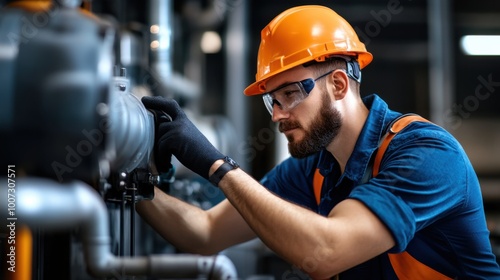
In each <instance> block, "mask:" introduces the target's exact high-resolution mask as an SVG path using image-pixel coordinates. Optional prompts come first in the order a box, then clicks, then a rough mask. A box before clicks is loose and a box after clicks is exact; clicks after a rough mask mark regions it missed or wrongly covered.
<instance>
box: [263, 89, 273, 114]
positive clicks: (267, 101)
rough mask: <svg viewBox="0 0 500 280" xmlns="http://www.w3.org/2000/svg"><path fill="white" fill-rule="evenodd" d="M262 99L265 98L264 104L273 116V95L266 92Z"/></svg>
mask: <svg viewBox="0 0 500 280" xmlns="http://www.w3.org/2000/svg"><path fill="white" fill-rule="evenodd" d="M262 99H263V100H264V105H266V109H267V111H268V112H269V114H271V116H272V115H273V98H272V97H271V95H269V94H268V93H267V94H264V95H263V96H262Z"/></svg>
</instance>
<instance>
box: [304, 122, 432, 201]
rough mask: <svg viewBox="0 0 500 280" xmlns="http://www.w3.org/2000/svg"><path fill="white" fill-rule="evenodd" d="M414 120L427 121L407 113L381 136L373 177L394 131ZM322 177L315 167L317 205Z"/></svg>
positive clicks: (314, 178)
mask: <svg viewBox="0 0 500 280" xmlns="http://www.w3.org/2000/svg"><path fill="white" fill-rule="evenodd" d="M414 121H421V122H429V121H428V120H426V119H424V118H422V117H421V116H418V115H413V114H408V115H403V116H401V117H399V119H396V120H395V122H394V123H393V124H392V126H391V128H390V129H389V131H388V132H387V134H386V135H385V137H384V138H382V140H381V143H380V146H379V148H378V151H377V154H376V155H375V161H374V163H373V173H372V174H373V177H375V176H377V174H378V171H379V169H380V162H381V161H382V157H383V156H384V153H385V150H387V147H388V146H389V143H390V142H391V140H392V138H393V137H394V136H395V135H396V133H398V132H400V131H401V130H403V128H405V127H406V126H407V125H409V124H410V123H412V122H414ZM324 179H325V178H324V177H323V175H321V173H319V169H318V168H316V170H315V171H314V177H313V190H314V197H315V198H316V203H317V204H318V205H319V203H320V201H321V188H322V187H323V181H324Z"/></svg>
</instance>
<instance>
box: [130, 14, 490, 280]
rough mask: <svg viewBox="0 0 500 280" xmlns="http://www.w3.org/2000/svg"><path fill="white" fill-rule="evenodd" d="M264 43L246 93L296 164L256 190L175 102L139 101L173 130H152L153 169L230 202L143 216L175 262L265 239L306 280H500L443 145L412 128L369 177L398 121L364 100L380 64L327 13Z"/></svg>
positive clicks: (443, 136) (288, 23)
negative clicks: (201, 182) (367, 71)
mask: <svg viewBox="0 0 500 280" xmlns="http://www.w3.org/2000/svg"><path fill="white" fill-rule="evenodd" d="M261 35H262V41H261V45H260V48H259V55H258V67H257V75H256V81H255V83H253V84H251V85H250V86H248V87H247V88H246V89H245V94H246V95H257V94H263V98H264V103H265V104H266V107H267V108H268V110H269V112H270V113H271V115H272V119H273V121H275V122H277V123H278V124H279V130H280V131H281V132H282V133H284V134H285V136H286V137H287V139H288V141H289V145H288V147H289V151H290V154H291V155H292V157H290V158H289V159H287V160H285V161H284V162H282V163H281V164H279V165H278V166H276V167H275V168H274V169H273V170H272V171H270V172H269V173H268V174H267V175H266V176H265V177H264V178H263V179H262V180H261V182H260V183H259V182H258V181H256V180H254V179H253V178H252V177H251V176H250V175H248V174H246V173H245V172H244V171H243V170H241V169H240V168H238V167H237V165H235V164H234V162H233V161H232V160H230V159H228V158H225V157H224V155H222V154H220V152H219V151H217V150H216V149H215V148H214V147H213V146H212V145H211V144H210V143H209V142H208V141H207V140H206V138H205V137H204V136H203V135H202V134H201V133H200V132H199V131H198V130H197V129H196V128H195V127H194V125H193V124H192V123H191V122H190V121H189V120H188V119H187V118H186V116H185V114H184V113H183V112H182V110H181V109H180V108H179V106H178V104H177V103H176V102H175V101H173V100H166V99H163V98H158V97H149V98H143V103H144V105H145V106H146V107H147V108H149V109H151V110H155V111H163V112H165V113H166V114H168V115H169V116H170V117H171V119H172V120H171V121H170V118H164V119H161V118H160V120H159V121H158V124H157V126H158V128H157V136H158V139H157V142H156V145H157V146H156V158H157V159H158V160H157V161H156V163H157V165H158V166H167V165H168V164H169V159H170V154H173V155H175V156H176V157H177V158H178V159H179V160H180V161H181V162H182V163H183V164H184V165H185V166H187V167H188V168H190V169H191V170H193V171H195V172H196V173H198V174H199V175H201V176H202V177H204V178H209V179H210V181H211V182H213V183H214V185H216V186H218V187H219V188H220V189H221V190H222V191H223V192H224V194H225V195H226V197H227V199H226V200H224V201H222V202H221V203H220V204H218V205H216V206H215V207H213V208H212V209H210V210H207V211H202V210H201V209H198V208H195V207H193V206H191V205H188V204H186V203H184V202H182V201H180V200H178V199H176V198H173V197H171V196H169V195H167V194H165V193H163V192H161V191H159V190H156V192H155V198H154V199H153V200H152V201H143V202H140V204H139V205H138V211H139V213H140V214H141V215H142V216H143V217H144V218H145V219H146V220H147V221H148V222H149V223H150V224H151V225H153V227H154V228H155V229H156V230H157V231H158V232H159V233H160V234H161V235H162V236H164V237H165V238H166V239H167V240H169V241H170V242H171V243H172V244H174V245H175V246H176V247H177V248H179V249H180V250H183V251H187V252H191V253H201V254H213V253H216V252H218V251H220V250H223V249H225V248H227V247H229V246H232V245H234V244H237V243H240V242H244V241H247V240H250V239H252V238H255V237H259V238H260V239H261V240H262V241H263V242H264V243H265V244H266V245H267V246H268V247H269V248H271V249H272V250H274V251H275V252H276V253H277V254H278V255H280V256H281V257H282V258H283V259H285V260H286V261H288V262H289V263H291V264H294V265H296V266H298V267H300V268H301V269H302V270H304V271H305V272H307V273H308V274H309V275H310V276H311V277H312V278H319V279H324V278H330V277H333V276H335V275H338V274H339V273H340V279H398V278H399V279H500V269H499V267H498V264H497V263H496V261H495V256H494V255H493V253H492V250H491V246H490V243H489V232H488V230H487V228H486V222H485V216H484V210H483V205H482V198H481V192H480V187H479V183H478V180H477V177H476V175H475V173H474V170H473V168H472V166H471V164H470V162H469V160H468V158H467V156H466V155H465V152H464V151H463V149H462V148H461V147H460V145H459V143H458V142H457V141H456V140H455V139H454V138H453V137H452V136H451V135H450V134H449V133H447V132H446V131H445V130H443V129H442V128H440V127H438V126H436V125H434V124H431V123H429V122H413V123H411V124H409V125H408V126H407V127H405V129H403V130H402V131H401V132H399V133H398V134H397V135H396V136H395V137H394V138H393V139H392V141H391V143H390V146H389V148H388V149H387V151H386V152H385V154H384V155H383V159H382V160H381V161H380V167H379V168H378V169H379V171H378V173H377V174H374V175H375V176H373V175H371V173H370V172H369V170H370V169H371V168H372V165H373V163H374V161H375V160H374V159H373V158H374V155H375V153H376V151H377V147H378V143H379V141H380V139H381V138H382V136H383V135H384V134H385V132H386V130H387V128H388V126H389V123H391V122H392V121H393V120H395V119H396V118H398V117H399V116H400V115H401V114H400V113H397V112H394V111H391V110H389V109H388V108H387V105H386V103H385V102H384V101H382V100H381V99H380V98H379V97H377V96H376V95H371V96H368V97H366V98H364V99H362V98H361V97H360V93H359V83H360V81H361V72H360V69H362V68H364V67H365V66H366V65H368V64H369V63H370V62H371V60H372V55H371V54H370V53H369V52H367V51H366V49H365V46H364V45H363V44H362V43H361V42H360V41H359V39H358V37H357V36H356V34H355V32H354V30H353V29H352V27H351V26H350V25H349V24H348V23H347V22H346V21H345V20H344V19H343V18H342V17H340V16H339V15H338V14H336V13H335V12H334V11H332V10H331V9H328V8H326V7H321V6H300V7H296V8H292V9H289V10H286V11H284V12H283V13H281V14H280V15H278V16H277V17H276V18H275V19H273V20H272V21H271V22H270V23H269V25H268V26H266V27H265V28H264V29H263V31H262V34H261ZM316 170H319V173H320V174H321V175H322V176H321V178H322V180H323V183H322V189H321V190H320V191H316V192H317V195H318V200H316V197H315V190H314V187H313V181H314V180H316V178H317V177H316V176H319V175H314V174H316V173H317V172H316ZM320 186H321V185H320Z"/></svg>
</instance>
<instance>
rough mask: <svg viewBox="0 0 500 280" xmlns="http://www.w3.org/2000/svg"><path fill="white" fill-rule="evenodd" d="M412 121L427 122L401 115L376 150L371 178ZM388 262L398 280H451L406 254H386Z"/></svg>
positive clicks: (412, 116) (422, 119)
mask: <svg viewBox="0 0 500 280" xmlns="http://www.w3.org/2000/svg"><path fill="white" fill-rule="evenodd" d="M414 121H420V122H429V121H428V120H427V119H424V118H422V117H421V116H418V115H403V116H401V117H400V118H399V119H397V120H396V121H395V122H394V123H393V124H392V126H391V128H390V129H389V131H388V132H387V134H386V135H385V137H384V138H383V139H382V141H381V143H380V146H379V148H378V151H377V154H376V155H375V161H374V162H373V173H372V175H373V177H375V176H377V174H378V171H379V169H380V162H381V161H382V158H383V156H384V153H385V151H386V150H387V147H389V143H390V142H391V140H392V138H394V136H395V135H396V134H397V133H398V132H400V131H401V130H403V129H404V128H405V127H406V126H407V125H409V124H410V123H412V122H414ZM388 256H389V261H390V262H391V265H392V269H393V270H394V273H396V275H397V276H398V279H400V280H413V279H433V280H451V279H452V278H450V277H448V276H446V275H444V274H442V273H440V272H438V271H436V270H434V269H432V268H430V267H428V266H427V265H425V264H423V263H421V262H419V261H418V260H417V259H415V258H414V257H412V256H411V255H410V254H409V253H408V252H406V251H405V252H402V253H399V254H388Z"/></svg>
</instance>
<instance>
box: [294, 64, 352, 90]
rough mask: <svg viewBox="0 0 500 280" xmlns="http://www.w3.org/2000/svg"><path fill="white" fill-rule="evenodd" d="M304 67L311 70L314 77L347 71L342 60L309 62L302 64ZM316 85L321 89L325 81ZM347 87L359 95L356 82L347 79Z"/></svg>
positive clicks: (321, 80)
mask: <svg viewBox="0 0 500 280" xmlns="http://www.w3.org/2000/svg"><path fill="white" fill-rule="evenodd" d="M304 67H308V68H310V69H311V70H312V72H313V74H314V75H315V76H320V75H323V74H325V73H326V72H328V71H330V70H333V69H342V70H344V71H347V63H346V61H345V60H344V59H343V58H336V57H335V58H329V59H327V60H325V61H323V62H316V61H314V62H309V63H306V64H304ZM316 84H317V85H320V86H321V87H323V88H324V87H325V86H326V79H320V80H318V81H317V82H316ZM349 86H350V87H351V88H352V89H353V91H355V92H357V93H358V94H359V93H360V84H359V83H358V82H356V81H355V80H354V79H352V78H350V77H349Z"/></svg>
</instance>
